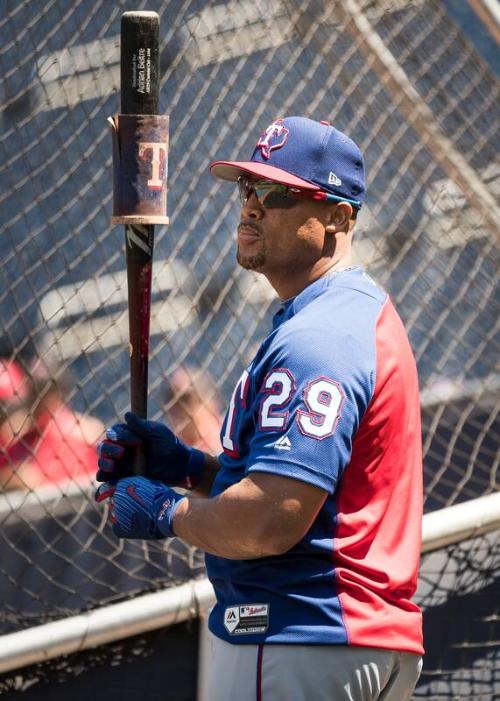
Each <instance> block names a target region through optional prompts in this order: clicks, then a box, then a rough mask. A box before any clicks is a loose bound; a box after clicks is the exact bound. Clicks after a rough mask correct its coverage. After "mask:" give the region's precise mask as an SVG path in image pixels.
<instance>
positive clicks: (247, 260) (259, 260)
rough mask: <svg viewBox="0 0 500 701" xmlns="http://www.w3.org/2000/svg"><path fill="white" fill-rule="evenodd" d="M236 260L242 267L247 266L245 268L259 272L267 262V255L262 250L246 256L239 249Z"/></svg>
mask: <svg viewBox="0 0 500 701" xmlns="http://www.w3.org/2000/svg"><path fill="white" fill-rule="evenodd" d="M236 260H237V261H238V263H239V264H240V265H241V267H242V268H245V270H256V271H258V272H261V271H262V268H263V267H264V265H265V263H266V256H265V254H264V253H262V252H261V253H257V254H256V255H254V256H245V255H243V253H241V251H240V250H239V249H238V252H237V254H236Z"/></svg>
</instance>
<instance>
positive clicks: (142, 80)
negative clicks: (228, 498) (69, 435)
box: [120, 11, 160, 474]
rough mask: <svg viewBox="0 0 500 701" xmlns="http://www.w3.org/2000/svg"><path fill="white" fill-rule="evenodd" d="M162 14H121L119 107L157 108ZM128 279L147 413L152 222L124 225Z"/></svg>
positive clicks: (137, 394)
mask: <svg viewBox="0 0 500 701" xmlns="http://www.w3.org/2000/svg"><path fill="white" fill-rule="evenodd" d="M159 27H160V18H159V15H158V14H157V13H156V12H142V11H140V12H125V13H123V14H122V19H121V52H120V69H121V112H122V114H134V115H153V114H157V113H158V103H159V92H160V69H159ZM125 246H126V251H127V254H126V255H127V283H128V309H129V338H130V346H129V352H130V406H131V409H132V411H133V412H134V413H135V414H138V415H139V416H141V417H143V418H146V417H147V406H148V357H149V327H150V312H151V280H152V266H153V247H154V225H152V224H126V225H125ZM144 465H145V460H144V454H143V452H142V451H138V453H137V455H136V460H135V464H134V471H135V472H136V473H137V474H143V473H144Z"/></svg>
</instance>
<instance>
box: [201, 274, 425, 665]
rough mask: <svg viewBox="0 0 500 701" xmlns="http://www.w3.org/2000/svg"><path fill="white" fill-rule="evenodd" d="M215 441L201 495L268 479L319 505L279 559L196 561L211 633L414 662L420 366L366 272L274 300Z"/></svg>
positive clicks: (417, 649) (418, 641) (418, 631)
mask: <svg viewBox="0 0 500 701" xmlns="http://www.w3.org/2000/svg"><path fill="white" fill-rule="evenodd" d="M221 440H222V446H223V451H224V452H223V454H222V455H221V456H220V470H219V472H218V474H217V476H216V479H215V481H214V484H213V488H212V496H215V495H217V494H220V493H221V492H223V491H224V490H225V489H227V488H228V487H229V486H231V485H232V484H235V483H236V482H238V481H240V480H241V479H243V477H245V476H246V475H249V474H250V473H253V472H267V473H272V474H276V475H280V476H285V477H289V478H290V479H296V480H302V481H304V482H307V483H309V484H311V485H315V486H316V487H319V488H321V489H323V490H324V491H325V492H326V494H327V498H326V500H325V502H324V504H323V506H322V508H321V510H320V512H319V513H318V516H317V517H316V519H315V521H314V523H313V524H312V526H311V527H310V529H309V530H308V532H307V533H306V535H305V536H304V537H303V538H302V540H300V541H299V542H298V543H297V544H296V545H295V546H294V547H292V548H291V549H290V550H288V551H287V552H285V553H283V554H281V555H277V556H269V557H263V558H258V559H251V560H237V561H236V560H229V559H226V558H222V557H218V556H214V555H210V554H207V555H206V565H207V572H208V576H209V578H210V580H211V582H212V584H213V586H214V589H215V593H216V597H217V603H216V605H215V607H214V609H213V610H212V612H211V615H210V619H209V626H210V630H211V631H212V633H214V635H216V636H218V637H220V638H222V639H224V640H226V641H227V642H230V643H236V644H241V643H243V644H244V643H259V644H260V643H279V644H283V643H290V644H293V643H300V644H322V645H324V644H342V645H346V644H347V645H362V646H371V647H381V648H388V649H392V650H404V651H409V652H414V653H419V654H421V653H422V652H423V649H422V620H421V612H420V610H419V608H418V606H417V605H416V604H415V603H413V602H412V601H411V597H412V595H413V594H414V592H415V589H416V585H417V570H418V561H419V554H420V545H421V518H422V456H421V429H420V402H419V391H418V379H417V372H416V367H415V361H414V358H413V354H412V352H411V349H410V345H409V342H408V338H407V335H406V332H405V330H404V327H403V324H402V322H401V320H400V318H399V316H398V315H397V313H396V311H395V309H394V307H393V305H392V303H391V301H390V299H389V297H388V296H387V294H386V293H385V292H383V291H382V290H381V289H379V288H378V287H377V286H376V285H375V283H374V282H373V281H372V280H371V278H370V277H369V276H368V275H366V273H364V272H363V271H362V270H361V269H360V268H350V269H348V270H346V271H342V272H339V273H333V274H330V275H328V276H325V277H323V278H320V279H319V280H317V281H315V282H314V283H312V284H311V285H309V286H308V287H307V288H306V289H304V290H303V291H302V292H301V293H300V294H299V295H297V296H296V297H295V298H293V299H292V300H288V301H287V302H285V303H284V304H283V306H282V307H281V308H280V309H279V311H278V312H277V313H276V315H275V317H274V319H273V328H272V331H271V333H270V334H269V336H268V337H267V338H266V339H265V341H264V342H263V344H262V345H261V347H260V348H259V350H258V352H257V354H256V356H255V358H254V359H253V360H252V362H251V363H250V364H249V366H248V367H247V368H246V369H245V371H244V372H243V374H242V375H241V377H240V379H239V381H238V382H237V384H236V387H235V389H234V392H233V395H232V398H231V401H230V404H229V408H228V411H227V414H226V417H225V420H224V423H223V426H222V430H221Z"/></svg>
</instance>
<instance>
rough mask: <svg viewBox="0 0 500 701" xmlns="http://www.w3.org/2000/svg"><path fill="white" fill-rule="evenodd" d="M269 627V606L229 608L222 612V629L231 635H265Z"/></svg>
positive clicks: (252, 605) (251, 605)
mask: <svg viewBox="0 0 500 701" xmlns="http://www.w3.org/2000/svg"><path fill="white" fill-rule="evenodd" d="M268 625H269V604H245V605H244V606H229V607H228V608H227V609H226V610H225V611H224V627H225V629H226V630H227V631H228V633H231V635H241V634H243V633H265V632H266V630H267V628H268Z"/></svg>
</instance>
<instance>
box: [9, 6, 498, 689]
mask: <svg viewBox="0 0 500 701" xmlns="http://www.w3.org/2000/svg"><path fill="white" fill-rule="evenodd" d="M492 5H494V3H493V4H492V3H490V2H486V1H485V2H480V1H479V0H475V2H471V3H470V4H468V3H466V2H464V3H454V2H453V1H452V0H447V1H445V2H443V1H440V0H413V1H412V2H404V1H403V0H344V1H343V2H331V1H328V0H325V1H322V0H306V1H304V2H298V1H297V0H231V1H228V2H226V1H222V0H221V1H219V2H209V1H204V0H164V1H163V2H162V1H160V0H151V1H150V2H147V3H146V2H143V1H142V0H140V1H139V0H138V1H137V2H129V1H128V0H123V1H122V2H111V0H92V1H91V0H76V1H74V0H72V1H71V2H70V0H58V1H57V2H55V1H54V0H30V2H27V0H23V1H20V2H16V3H13V2H12V3H10V2H7V3H4V11H3V13H2V17H1V18H0V32H1V35H0V36H1V42H0V60H1V83H0V90H1V93H0V94H1V97H2V107H1V110H2V111H1V113H0V120H1V121H0V128H1V136H0V149H1V151H0V153H1V159H0V173H1V177H2V188H1V191H0V200H1V208H2V209H1V211H2V229H1V231H2V238H1V242H2V250H3V254H2V257H1V263H0V266H1V275H2V285H1V290H0V321H1V325H2V336H1V340H0V409H1V412H0V421H1V425H0V448H1V452H0V465H1V467H0V485H1V494H0V521H1V529H0V588H1V593H2V596H1V604H0V611H1V613H0V636H1V635H7V634H10V633H13V632H16V631H20V630H23V629H28V628H32V627H34V626H38V625H40V624H42V623H46V622H48V621H53V620H57V619H62V618H65V617H68V616H73V615H75V614H78V613H81V612H84V611H88V610H90V609H96V608H100V607H103V606H107V605H109V604H112V603H114V602H119V601H121V600H124V599H128V598H132V597H137V596H139V595H142V594H144V593H145V592H151V591H156V590H160V589H164V588H165V587H172V586H174V585H176V584H179V583H182V582H185V581H188V580H192V579H193V578H197V577H203V576H204V565H203V558H202V556H201V554H200V553H199V552H197V551H195V550H194V549H192V548H190V547H188V546H186V545H185V544H184V543H182V542H181V541H177V540H172V541H167V542H166V543H163V542H159V543H151V542H148V543H142V542H127V541H120V540H118V539H117V538H115V537H114V535H113V533H112V532H111V530H110V527H109V525H108V524H107V520H106V513H105V509H103V507H102V506H98V505H97V504H95V503H94V501H93V489H94V487H95V485H94V483H93V476H94V472H95V452H94V446H95V444H96V442H97V441H98V440H99V438H100V436H101V435H102V431H103V427H104V426H106V425H109V424H110V423H114V422H115V421H116V420H117V419H118V418H119V417H122V415H123V413H124V411H126V410H127V408H128V404H129V379H128V378H129V358H128V349H127V347H128V320H127V319H128V317H127V313H128V312H127V289H126V271H125V254H124V234H123V229H122V227H118V226H115V227H112V226H111V225H110V214H111V201H112V168H111V137H110V133H109V131H110V130H109V125H108V124H107V121H106V119H107V117H108V116H109V115H113V114H116V113H117V112H119V80H120V76H119V72H120V71H119V55H120V54H119V31H120V15H121V13H122V12H124V11H126V10H133V9H147V10H156V11H157V12H159V14H160V16H161V32H160V35H161V47H160V51H161V56H160V62H161V72H162V81H161V96H160V105H161V112H162V113H166V114H169V115H170V132H171V133H170V154H169V192H168V214H169V216H170V225H169V227H168V228H166V227H157V228H156V238H155V253H154V273H153V277H154V281H153V296H152V320H151V356H150V370H149V373H150V380H149V386H150V394H149V407H150V416H151V417H152V418H155V419H165V417H167V420H168V421H169V422H170V424H171V425H172V424H173V425H174V427H175V428H176V430H177V431H179V432H181V435H183V437H185V439H186V440H187V441H189V442H191V443H194V444H196V445H198V446H201V447H204V448H205V449H207V450H212V451H214V452H215V451H217V450H218V429H219V426H220V421H221V417H222V414H223V411H224V406H225V404H226V403H227V401H228V399H229V397H230V395H231V391H232V388H233V385H234V383H235V381H236V380H237V379H238V377H239V375H240V373H241V369H242V367H244V365H245V364H246V363H247V362H248V361H249V360H250V358H251V357H252V355H253V352H254V351H255V349H256V347H257V344H258V343H259V341H260V340H261V339H262V338H263V336H264V335H266V332H267V329H268V326H269V323H270V317H271V314H272V311H273V309H275V308H276V305H277V301H276V299H275V296H274V293H273V290H272V289H271V287H270V286H268V285H267V283H266V282H265V280H264V279H263V278H259V277H258V276H257V275H254V274H253V273H249V272H246V271H242V270H240V269H239V268H238V267H237V265H236V262H235V251H234V240H235V230H236V226H237V223H238V217H239V208H238V204H237V194H236V191H235V188H234V186H232V185H231V184H229V183H222V182H221V181H218V180H215V179H214V178H212V177H211V176H210V174H209V172H208V164H209V162H210V161H212V160H215V159H217V158H225V159H243V160H245V159H247V158H249V157H250V155H251V152H252V150H253V146H254V143H255V139H256V136H257V134H258V132H259V130H261V129H263V128H264V127H265V126H266V125H268V124H270V123H271V122H272V121H273V120H274V119H275V118H277V117H281V116H285V115H294V114H296V115H306V116H310V117H313V118H315V119H318V120H329V121H330V122H332V123H333V124H334V125H336V126H337V127H338V128H339V129H341V130H343V131H346V132H347V133H348V134H349V135H351V136H352V137H353V138H354V140H355V141H356V142H357V143H358V144H359V146H360V147H361V150H362V151H363V152H364V154H365V159H366V170H367V178H368V194H367V200H366V205H365V206H364V207H363V209H362V211H361V214H360V217H359V223H358V225H357V233H356V236H355V241H356V243H355V254H356V257H357V262H358V263H359V264H361V265H363V266H364V267H365V268H366V269H367V270H368V271H369V273H370V274H371V275H372V276H373V277H374V278H375V279H376V280H377V281H378V282H379V283H380V284H381V285H382V286H384V287H385V288H386V289H387V290H388V291H389V293H390V294H391V296H392V298H393V300H394V302H395V304H396V306H397V308H398V310H399V312H400V314H401V316H402V318H403V320H404V322H405V325H406V328H407V330H408V332H409V336H410V340H411V342H412V346H413V349H414V352H415V355H416V358H417V362H418V367H419V373H420V383H421V390H422V391H421V396H422V412H423V429H424V436H423V438H424V460H425V499H426V501H425V508H426V511H427V512H433V511H436V510H438V509H443V508H445V507H449V506H452V505H455V504H458V503H461V502H466V501H469V500H474V499H476V498H478V497H482V496H484V495H488V494H492V493H494V492H496V491H497V490H498V487H499V483H498V472H497V470H498V464H499V438H500V419H499V406H500V401H499V388H500V369H499V357H500V337H499V334H500V323H499V304H498V301H499V296H498V270H499V236H498V206H497V196H498V194H499V191H500V178H499V172H500V168H499V164H498V150H497V147H498V136H499V134H498V125H499V109H498V105H499V97H500V94H499V92H500V91H499V85H498V80H497V76H496V72H497V71H498V53H497V54H495V52H494V49H495V46H494V39H493V37H494V36H495V35H496V36H498V24H497V22H498V17H495V11H494V8H493V9H492ZM479 10H481V11H479ZM492 47H493V48H492ZM499 565H500V563H499V531H496V532H492V533H489V534H484V535H481V536H478V537H475V538H472V539H469V540H465V541H462V542H459V543H457V544H454V545H447V546H446V547H443V548H440V549H439V550H437V551H434V552H432V553H428V554H425V555H424V556H423V561H422V574H421V585H420V589H419V595H418V600H419V602H420V603H421V605H422V606H423V608H424V611H425V625H426V648H427V656H426V659H425V663H424V671H423V673H422V677H421V679H420V681H419V685H418V687H417V690H416V692H415V698H427V699H461V700H464V699H469V700H471V701H472V700H473V699H474V701H493V699H494V698H499V696H500V655H499V650H500V624H499V616H500V588H499ZM192 626H193V627H192V629H190V630H191V632H190V634H191V636H192V637H193V636H195V635H196V626H195V625H194V623H193V624H192ZM162 635H163V637H162ZM183 636H186V631H185V630H184V629H183V631H181V632H180V633H179V635H178V637H177V638H176V637H175V636H174V638H172V639H170V640H167V642H165V640H166V638H165V635H164V632H157V633H151V634H149V637H148V636H146V637H145V638H140V639H137V638H132V639H130V640H124V641H121V642H120V643H115V644H114V645H111V646H103V647H101V648H98V649H96V650H93V651H92V650H91V651H88V652H87V653H80V654H79V655H77V656H74V655H73V656H70V657H68V658H57V659H54V660H53V661H52V662H47V663H44V664H40V665H36V666H31V667H29V668H23V669H17V670H13V671H9V670H6V671H4V672H3V674H1V675H0V693H2V692H3V693H5V694H12V695H18V694H21V693H24V694H27V695H28V694H32V695H33V698H42V695H43V691H41V692H39V695H38V697H37V696H36V694H35V692H36V689H37V688H46V685H47V684H52V685H53V684H54V683H55V682H59V683H63V681H64V680H66V681H68V680H71V679H73V678H75V677H76V676H78V679H79V685H80V686H81V685H84V684H85V677H86V676H88V675H90V677H91V678H92V679H93V680H94V679H95V678H94V677H92V676H91V675H92V674H95V673H96V672H95V670H96V669H104V670H107V671H108V670H109V669H110V668H118V669H120V668H121V669H124V668H125V667H126V668H127V669H129V665H137V669H138V670H139V672H138V674H139V679H140V678H142V679H143V682H144V683H143V684H142V686H141V685H140V684H139V683H138V682H137V678H136V679H135V683H136V686H137V688H142V689H143V690H144V689H145V688H146V687H147V688H148V689H149V688H151V684H152V681H151V679H152V677H151V666H150V667H143V668H141V667H140V665H141V664H142V663H144V660H145V659H146V658H148V656H149V659H154V660H156V657H155V654H156V655H157V657H158V654H157V651H158V649H159V648H158V646H159V645H164V646H165V645H166V646H167V647H165V652H164V655H163V658H162V659H165V658H166V657H168V656H169V654H170V653H169V652H168V650H171V649H173V648H176V653H175V654H176V655H177V658H175V659H178V658H179V648H178V647H176V646H178V645H179V644H180V643H179V640H183V639H184V638H183ZM188 637H189V635H188ZM1 646H2V637H0V647H1ZM169 646H170V647H169ZM182 649H183V650H186V652H185V655H186V656H187V655H188V652H189V654H190V655H191V659H192V660H194V659H195V656H196V645H194V646H193V645H191V647H190V646H189V644H188V643H186V646H185V648H182ZM155 650H156V653H155ZM151 656H152V657H151ZM172 659H174V658H172ZM157 663H158V664H160V665H161V664H162V662H161V660H160V661H158V660H157ZM195 664H196V663H195V661H193V662H192V668H191V672H190V674H191V676H190V678H191V680H192V679H193V675H195ZM141 669H142V672H141V671H140V670H141ZM180 669H181V667H180V666H178V667H177V671H178V672H179V670H180ZM147 670H149V671H147ZM107 671H106V672H102V674H105V673H108V672H107ZM179 673H180V672H179ZM141 674H142V677H141ZM174 676H175V675H174ZM185 676H187V677H189V674H187V675H185ZM90 677H89V678H90ZM146 680H147V683H148V684H149V685H150V686H147V685H146ZM68 683H69V682H68ZM117 683H118V682H117ZM93 684H94V682H93ZM44 685H45V686H44ZM181 687H182V690H180V689H181ZM194 687H195V683H194V682H192V683H191V686H189V684H185V685H184V686H182V684H180V683H179V690H178V693H177V695H173V696H172V698H176V699H188V698H189V699H192V698H194V693H195V691H194ZM97 688H98V687H97ZM95 689H96V687H95V686H93V685H92V691H91V692H89V693H92V694H93V695H94V697H96V693H98V692H96V690H95ZM71 693H72V694H73V696H74V697H75V698H79V697H78V695H77V694H76V692H73V691H72V692H71ZM75 694H76V695H75ZM143 696H144V693H143ZM146 696H147V694H146ZM27 698H28V696H27ZM47 698H48V697H47ZM51 698H56V696H51ZM57 698H59V696H57ZM61 698H62V696H61ZM66 698H67V696H66ZM87 698H88V696H87ZM103 698H104V696H103ZM106 698H109V696H106ZM120 698H127V697H126V696H125V695H123V696H121V697H120ZM163 698H167V696H165V695H164V696H163Z"/></svg>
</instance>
